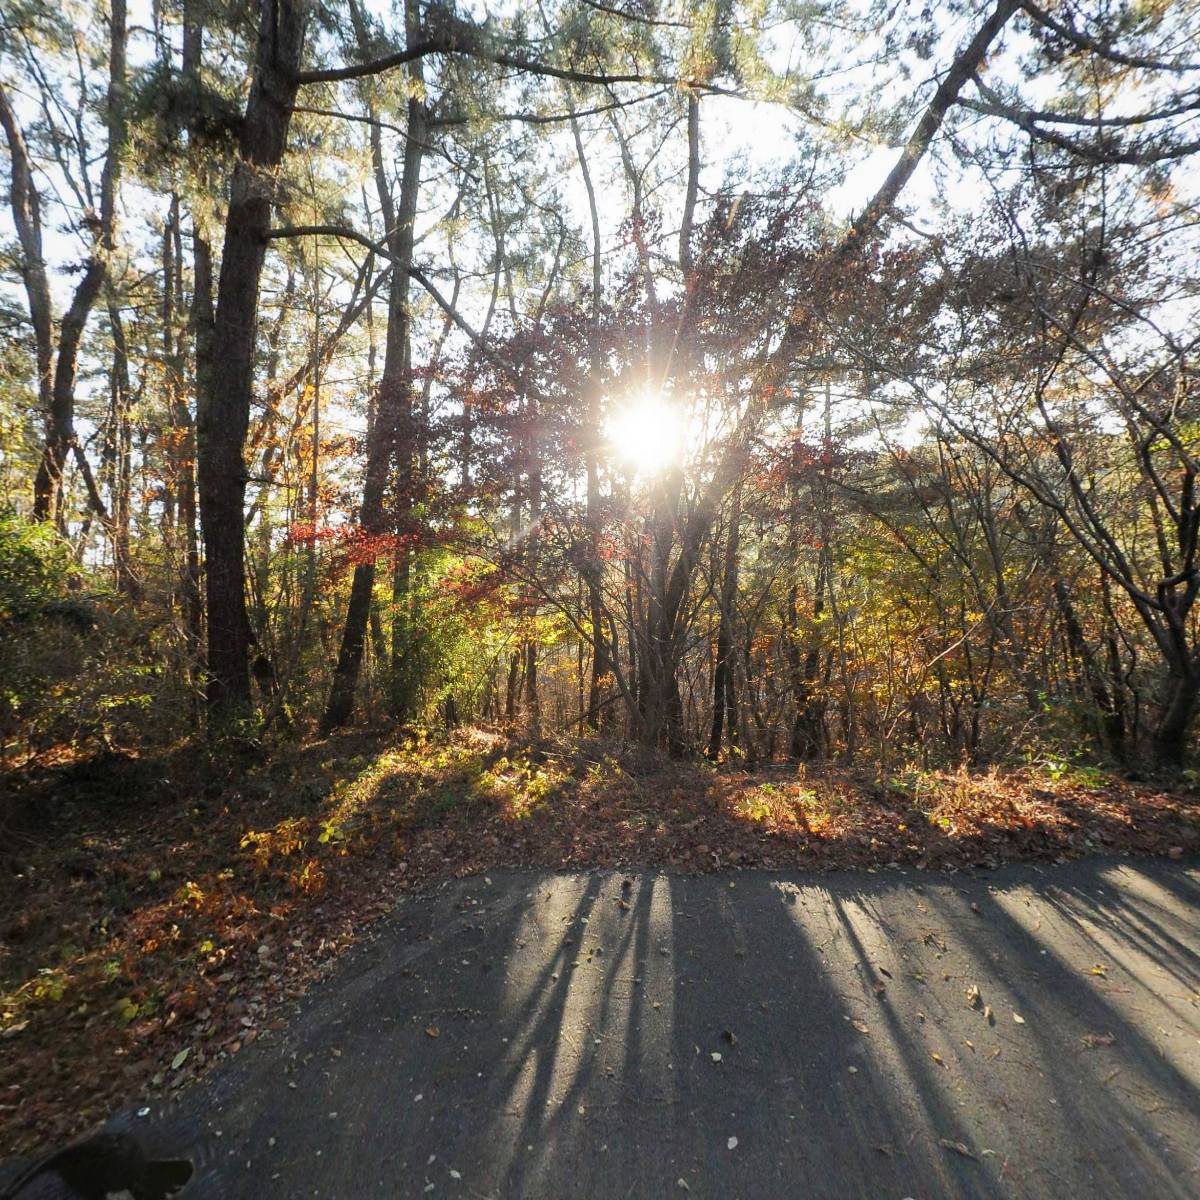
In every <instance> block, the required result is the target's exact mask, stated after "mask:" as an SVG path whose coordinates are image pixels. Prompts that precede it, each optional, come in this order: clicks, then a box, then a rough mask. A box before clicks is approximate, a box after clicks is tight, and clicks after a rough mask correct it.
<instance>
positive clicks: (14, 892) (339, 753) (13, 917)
mask: <svg viewBox="0 0 1200 1200" xmlns="http://www.w3.org/2000/svg"><path fill="white" fill-rule="evenodd" d="M206 753H207V752H206V751H205V750H204V749H203V748H194V747H183V748H180V749H179V750H177V751H176V752H174V753H172V754H166V755H160V756H157V757H151V756H147V757H145V758H137V757H135V756H132V755H119V754H118V755H110V756H108V757H105V758H101V759H91V760H79V761H76V762H74V763H68V764H67V765H66V766H62V765H56V766H55V767H54V768H52V769H48V770H45V771H43V772H42V773H41V774H37V773H32V772H26V773H24V774H22V775H20V776H10V777H9V778H7V779H6V780H4V781H3V783H2V785H0V786H2V790H0V805H2V808H0V813H2V814H3V816H4V818H5V822H6V828H7V829H8V831H9V838H8V840H7V842H6V845H5V847H4V848H3V850H2V853H3V855H4V859H5V861H4V864H3V865H4V870H3V871H0V912H2V913H4V914H5V916H4V924H3V926H2V927H0V935H2V937H3V941H4V953H3V954H2V955H0V1038H2V1039H3V1043H4V1053H3V1054H0V1153H5V1152H8V1151H13V1150H28V1149H31V1148H33V1147H34V1146H36V1145H37V1144H39V1143H45V1142H54V1141H60V1140H61V1139H62V1138H63V1137H64V1136H67V1135H69V1134H71V1133H74V1132H76V1131H78V1130H80V1129H83V1128H87V1127H89V1126H90V1125H92V1124H94V1123H95V1122H96V1121H97V1120H99V1119H101V1118H102V1117H103V1116H105V1115H106V1114H107V1113H108V1112H110V1111H111V1110H112V1108H113V1107H115V1105H116V1104H118V1103H120V1102H123V1101H125V1100H127V1099H128V1098H129V1097H130V1096H135V1095H138V1094H146V1093H153V1092H155V1091H170V1090H174V1089H176V1088H179V1087H183V1086H186V1085H187V1084H188V1083H190V1082H192V1081H193V1080H195V1079H197V1078H199V1077H201V1076H202V1075H204V1074H205V1073H206V1072H208V1071H209V1070H210V1069H211V1068H212V1067H213V1066H214V1065H216V1064H218V1063H220V1062H222V1061H223V1060H225V1059H228V1058H229V1057H230V1056H231V1055H234V1054H237V1053H239V1052H240V1051H242V1050H243V1049H244V1048H245V1047H246V1046H247V1045H250V1044H251V1043H253V1042H255V1041H256V1040H257V1039H258V1038H259V1037H260V1036H270V1035H271V1034H273V1033H275V1032H277V1031H278V1030H279V1029H281V1028H282V1027H283V1023H284V1019H285V1017H286V1012H287V1006H288V1004H289V1003H290V1002H291V1001H293V1000H294V999H295V998H297V997H298V996H299V995H301V994H302V993H303V992H304V991H305V989H307V988H308V986H309V985H310V984H311V983H312V982H313V981H314V980H315V979H317V978H320V977H321V976H322V975H324V974H326V973H327V972H328V971H329V970H331V969H332V967H333V964H334V962H335V960H336V959H337V957H338V956H339V955H340V954H341V953H342V952H343V951H344V950H345V949H346V948H347V947H348V946H350V945H352V944H353V943H354V942H356V941H357V940H359V939H360V938H361V937H362V934H363V929H364V927H365V926H366V925H367V924H368V923H369V922H370V921H372V920H374V919H375V918H377V917H379V916H382V915H383V914H385V913H387V912H389V911H391V909H392V908H393V906H394V904H395V901H396V897H397V895H398V894H399V893H402V892H411V891H416V890H421V889H424V888H428V887H430V886H433V885H435V884H437V883H438V882H440V881H442V880H445V879H447V878H453V877H459V876H463V875H468V874H472V873H477V872H483V871H486V870H488V869H491V868H494V867H501V866H509V867H517V866H524V867H534V868H543V869H586V868H589V867H629V868H634V867H652V868H664V869H667V870H673V871H681V872H689V873H702V872H709V871H713V870H717V869H723V868H729V867H735V868H741V867H765V868H773V869H784V868H790V869H796V868H800V869H810V870H811V869H829V868H844V867H857V868H866V869H877V868H880V867H887V866H894V865H906V866H909V867H916V868H919V869H922V870H924V869H962V868H969V867H972V866H987V867H991V866H996V865H998V864H999V863H1001V862H1003V861H1008V860H1014V859H1035V860H1051V861H1054V860H1061V859H1065V858H1070V857H1075V856H1078V855H1081V854H1087V853H1091V852H1098V851H1105V852H1109V853H1153V854H1168V855H1170V856H1172V857H1180V856H1182V855H1183V854H1185V853H1187V854H1191V853H1195V852H1196V851H1197V850H1200V803H1198V802H1197V801H1196V800H1195V799H1194V798H1188V797H1184V796H1179V795H1175V794H1172V793H1169V792H1164V791H1159V790H1156V789H1154V788H1152V787H1149V786H1144V785H1135V784H1131V783H1129V782H1126V781H1122V780H1118V779H1115V778H1113V779H1104V778H1103V777H1101V778H1100V781H1099V782H1098V781H1097V777H1096V775H1095V774H1093V773H1088V774H1087V775H1086V776H1081V777H1079V778H1076V777H1075V776H1072V775H1071V774H1070V773H1068V774H1067V775H1065V776H1063V777H1062V778H1059V779H1051V778H1049V777H1048V776H1047V775H1046V774H1045V773H1043V772H1041V771H1040V770H1038V769H1036V768H1023V769H1020V770H1012V771H1000V770H993V771H988V772H985V773H980V774H969V773H966V772H945V773H940V772H922V773H912V772H910V773H908V774H906V775H903V776H900V777H896V778H892V779H883V780H881V779H877V778H875V777H874V776H872V775H868V774H855V773H854V772H852V771H849V770H844V769H841V768H835V767H829V768H826V769H816V768H813V767H811V766H809V767H807V768H806V769H804V770H802V771H798V770H797V768H796V767H795V765H791V766H787V765H780V764H774V765H770V766H766V767H764V768H762V769H761V770H759V771H757V772H751V771H747V770H744V769H741V768H735V767H726V768H719V769H718V768H714V767H712V766H710V765H707V764H697V763H681V762H675V761H671V760H668V759H666V758H664V757H661V756H659V755H657V754H654V753H653V752H650V751H647V750H645V749H640V748H637V747H629V746H625V745H622V744H619V743H615V742H603V741H597V740H591V741H588V740H583V741H577V742H571V743H568V742H561V743H544V744H540V745H536V746H530V745H527V744H522V743H519V742H515V741H512V740H510V739H508V738H506V737H504V736H501V735H499V734H495V733H490V732H485V731H481V730H472V729H468V730H463V731H461V732H460V733H458V734H456V735H455V736H454V737H453V738H452V739H450V740H448V741H440V742H439V741H432V740H430V741H426V740H423V739H422V738H420V737H418V738H415V739H414V738H400V737H398V736H397V735H396V734H394V733H388V734H380V733H378V732H376V733H372V732H356V733H349V734H342V735H337V736H335V737H333V738H329V739H325V740H322V741H314V742H311V743H309V744H307V745H302V746H295V745H293V746H289V747H286V748H284V749H282V750H280V751H279V752H278V753H276V754H275V755H274V756H267V755H265V754H260V755H259V756H258V757H257V758H246V757H244V756H243V757H238V756H237V755H236V754H223V755H221V756H217V757H215V758H214V759H213V760H212V761H209V760H208V759H207V757H206ZM735 896H736V892H735V893H731V901H732V900H733V897H735ZM619 903H620V907H621V910H622V911H630V910H631V908H632V907H633V906H634V905H635V904H637V903H640V901H635V900H634V898H633V893H632V892H631V889H630V888H629V887H627V886H623V887H622V897H621V900H620V901H619ZM926 940H927V942H928V943H929V944H930V945H932V946H933V947H934V948H935V949H937V950H939V951H945V949H946V943H945V940H944V938H943V937H942V936H941V934H939V933H930V934H929V935H928V937H927V939H926ZM664 953H669V952H667V951H666V950H665V948H664ZM735 953H739V954H744V950H741V948H739V949H738V951H735ZM872 988H873V990H874V992H875V994H876V995H877V996H878V997H879V998H880V999H881V1000H883V999H884V998H885V996H886V988H885V985H884V984H883V982H882V981H881V980H876V981H875V982H874V983H873V984H872ZM656 1007H657V1006H656ZM984 1017H985V1019H988V1020H990V1019H991V1013H990V1010H989V1009H986V1008H985V1009H984ZM431 1028H433V1027H431ZM430 1036H433V1035H432V1034H431V1035H430ZM1098 1036H1099V1035H1098ZM726 1040H727V1041H728V1040H729V1039H726ZM729 1044H730V1045H733V1044H734V1043H733V1042H732V1041H729ZM1097 1044H1103V1043H1097ZM184 1046H186V1047H187V1048H188V1053H187V1054H186V1056H185V1057H183V1058H179V1056H180V1054H181V1048H182V1047H184ZM176 1059H178V1063H177V1064H175V1060H176ZM172 1064H175V1065H172Z"/></svg>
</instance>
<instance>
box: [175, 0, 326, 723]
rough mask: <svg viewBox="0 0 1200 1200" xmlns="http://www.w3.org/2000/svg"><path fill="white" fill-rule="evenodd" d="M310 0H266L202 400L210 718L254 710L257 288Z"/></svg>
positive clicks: (199, 439)
mask: <svg viewBox="0 0 1200 1200" xmlns="http://www.w3.org/2000/svg"><path fill="white" fill-rule="evenodd" d="M307 16H308V5H307V0H260V3H259V29H258V47H257V51H256V57H255V65H254V78H253V82H252V84H251V87H250V95H249V98H248V99H247V102H246V113H245V118H244V120H243V123H242V131H241V138H240V144H239V147H238V160H237V163H236V164H235V165H234V169H233V180H232V183H231V187H230V197H229V209H228V212H227V214H226V218H225V240H224V249H223V252H222V256H221V274H220V282H219V284H218V287H217V305H216V314H215V318H214V321H213V344H214V345H215V346H219V347H220V348H221V353H220V354H219V355H214V356H213V359H212V362H211V369H210V371H209V379H208V381H207V382H208V386H207V387H206V388H204V389H203V390H202V391H201V392H200V395H199V397H198V405H197V420H196V450H197V467H198V483H199V499H200V527H201V530H202V533H203V536H204V549H205V565H206V578H205V585H206V598H207V609H208V685H207V689H206V690H207V695H208V703H209V712H210V716H211V717H212V718H214V719H215V720H217V721H218V722H219V721H221V720H224V719H225V718H237V717H241V716H246V715H248V713H249V710H250V663H249V650H250V642H251V634H250V622H249V619H248V617H247V614H246V594H245V588H246V580H245V544H244V521H243V509H244V507H245V497H246V465H245V461H244V458H243V450H244V446H245V442H246V433H247V430H248V428H249V424H250V399H251V394H252V391H253V387H254V350H255V332H256V327H257V314H258V284H259V277H260V275H261V273H262V265H263V258H264V255H265V251H266V241H267V238H266V235H267V232H268V230H269V229H270V223H271V207H272V199H273V196H272V192H273V187H274V173H275V170H276V168H278V166H279V164H280V162H281V161H282V159H283V154H284V149H285V147H286V144H287V131H288V124H289V122H290V120H291V114H292V104H293V102H294V101H295V98H296V89H297V72H298V71H299V69H300V57H301V53H302V50H303V45H304V28H305V24H306V21H307Z"/></svg>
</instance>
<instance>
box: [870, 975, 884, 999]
mask: <svg viewBox="0 0 1200 1200" xmlns="http://www.w3.org/2000/svg"><path fill="white" fill-rule="evenodd" d="M871 991H873V992H874V993H875V995H877V996H882V995H883V994H884V992H886V991H887V985H886V984H885V983H884V982H883V980H881V979H877V980H875V982H874V983H873V984H871Z"/></svg>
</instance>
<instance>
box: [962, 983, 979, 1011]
mask: <svg viewBox="0 0 1200 1200" xmlns="http://www.w3.org/2000/svg"><path fill="white" fill-rule="evenodd" d="M966 995H967V1003H968V1004H969V1005H970V1006H971V1007H972V1008H978V1007H979V1006H980V1004H982V1003H983V997H982V996H981V995H980V994H979V985H978V984H976V983H973V984H971V986H970V987H969V988H967V992H966Z"/></svg>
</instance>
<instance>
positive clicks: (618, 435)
mask: <svg viewBox="0 0 1200 1200" xmlns="http://www.w3.org/2000/svg"><path fill="white" fill-rule="evenodd" d="M606 433H607V435H608V441H609V445H610V446H611V447H612V453H613V456H614V457H615V458H616V459H617V460H618V461H620V462H621V463H623V464H624V465H625V466H626V467H628V468H629V469H630V470H631V471H632V472H633V473H634V474H636V475H658V474H661V473H662V472H663V471H665V470H667V468H668V467H672V466H675V465H676V464H677V463H678V462H679V461H680V460H681V459H682V457H683V452H684V442H685V439H686V434H687V420H686V417H685V415H684V412H683V409H682V408H680V407H679V405H677V404H673V403H671V402H670V401H668V400H664V399H663V398H662V397H661V396H654V395H647V396H638V397H636V398H635V399H631V400H629V401H627V402H626V403H625V404H623V405H622V406H621V407H620V408H618V409H617V410H616V412H614V413H613V414H612V416H611V417H610V418H609V420H608V424H607V426H606Z"/></svg>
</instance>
